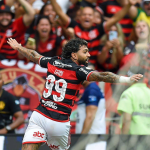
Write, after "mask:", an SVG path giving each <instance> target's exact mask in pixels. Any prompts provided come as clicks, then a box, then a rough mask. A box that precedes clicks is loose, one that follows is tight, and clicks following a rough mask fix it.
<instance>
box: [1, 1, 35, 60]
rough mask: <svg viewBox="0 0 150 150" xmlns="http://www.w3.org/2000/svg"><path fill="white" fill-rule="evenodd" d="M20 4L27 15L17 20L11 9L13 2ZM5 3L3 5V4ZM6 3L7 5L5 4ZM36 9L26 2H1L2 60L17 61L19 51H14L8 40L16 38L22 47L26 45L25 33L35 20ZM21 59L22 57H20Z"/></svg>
mask: <svg viewBox="0 0 150 150" xmlns="http://www.w3.org/2000/svg"><path fill="white" fill-rule="evenodd" d="M15 1H17V2H19V4H21V5H22V7H23V8H24V10H25V14H24V15H23V16H22V17H20V18H18V19H16V20H13V18H14V13H12V12H11V10H10V7H9V6H8V5H11V4H12V2H15ZM2 2H3V4H2ZM4 2H5V3H4ZM34 14H35V12H34V9H33V8H32V6H31V5H30V4H29V3H28V2H27V1H25V0H6V1H1V2H0V59H4V58H7V59H17V58H18V57H19V56H18V51H17V50H13V49H12V48H11V47H10V46H9V45H8V44H7V39H8V38H11V37H14V38H16V39H17V40H18V41H19V42H20V43H21V44H22V45H24V44H25V37H24V34H25V31H26V29H27V27H28V26H29V25H30V24H31V22H32V21H33V19H34ZM20 57H21V56H20Z"/></svg>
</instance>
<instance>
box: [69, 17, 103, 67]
mask: <svg viewBox="0 0 150 150" xmlns="http://www.w3.org/2000/svg"><path fill="white" fill-rule="evenodd" d="M67 27H72V28H74V32H75V36H76V37H78V38H81V39H84V40H86V41H87V42H88V48H89V53H90V55H91V57H90V60H89V62H91V63H93V64H96V59H97V54H98V51H99V46H100V38H101V37H102V36H103V35H104V34H105V32H106V30H105V22H103V23H101V24H99V25H93V26H92V27H91V28H90V29H89V30H85V29H84V28H83V27H82V26H81V24H80V23H79V22H77V21H75V20H73V19H70V22H69V24H68V26H67Z"/></svg>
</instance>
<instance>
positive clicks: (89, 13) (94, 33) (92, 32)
mask: <svg viewBox="0 0 150 150" xmlns="http://www.w3.org/2000/svg"><path fill="white" fill-rule="evenodd" d="M51 4H52V6H53V8H54V10H55V11H56V13H57V14H58V15H59V17H60V19H61V20H62V22H63V23H64V25H65V26H67V27H73V28H74V31H75V36H76V37H78V38H82V39H84V40H86V41H88V47H89V53H90V55H91V57H90V60H89V61H90V62H91V63H93V64H96V56H97V54H98V50H99V45H100V42H99V39H100V38H101V37H102V36H103V35H104V34H105V32H106V31H108V30H109V28H110V27H111V26H112V25H114V24H115V23H117V22H118V21H119V20H120V19H122V18H123V17H124V16H125V15H126V14H127V12H128V10H129V8H130V6H131V5H132V4H133V1H132V0H129V4H127V5H125V6H124V7H123V8H122V9H121V10H120V12H118V13H117V14H115V15H114V16H113V17H112V18H110V19H109V20H107V21H105V22H102V23H101V24H99V25H94V10H93V9H92V8H90V7H85V8H83V9H82V11H81V16H80V22H77V21H75V20H72V19H71V18H70V17H69V16H67V15H66V14H65V13H63V11H62V10H61V7H60V6H59V5H58V3H57V2H56V0H51Z"/></svg>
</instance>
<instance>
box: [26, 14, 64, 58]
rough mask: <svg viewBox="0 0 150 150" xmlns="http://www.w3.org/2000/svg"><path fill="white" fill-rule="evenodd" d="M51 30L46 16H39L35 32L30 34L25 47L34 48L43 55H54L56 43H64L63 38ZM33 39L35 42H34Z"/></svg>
mask: <svg viewBox="0 0 150 150" xmlns="http://www.w3.org/2000/svg"><path fill="white" fill-rule="evenodd" d="M58 38H59V37H58V36H57V35H56V34H55V33H53V32H52V25H51V22H50V20H49V17H48V16H39V17H38V19H37V26H36V29H35V33H34V34H31V35H30V38H29V39H28V42H27V44H26V47H27V48H31V49H35V50H36V51H37V52H38V53H40V54H42V55H44V56H51V57H52V56H55V55H58V53H57V45H62V46H63V44H65V40H60V38H59V39H58ZM34 40H35V42H34Z"/></svg>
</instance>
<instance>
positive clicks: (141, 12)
mask: <svg viewBox="0 0 150 150" xmlns="http://www.w3.org/2000/svg"><path fill="white" fill-rule="evenodd" d="M141 6H142V9H139V8H137V7H135V6H132V7H131V8H130V9H129V16H130V18H131V19H132V20H133V21H134V25H136V22H138V21H139V20H145V21H146V22H147V23H148V25H149V26H150V0H142V2H141Z"/></svg>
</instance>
